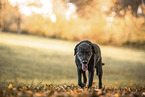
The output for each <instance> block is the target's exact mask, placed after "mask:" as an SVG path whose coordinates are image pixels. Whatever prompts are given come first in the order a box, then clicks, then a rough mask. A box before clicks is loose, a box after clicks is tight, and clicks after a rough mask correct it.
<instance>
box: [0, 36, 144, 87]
mask: <svg viewBox="0 0 145 97" xmlns="http://www.w3.org/2000/svg"><path fill="white" fill-rule="evenodd" d="M77 43H78V42H74V41H66V40H59V39H51V38H44V37H38V36H31V35H17V34H10V33H0V86H3V85H6V86H9V87H11V85H14V84H10V83H15V84H20V83H23V84H25V85H32V84H33V85H38V84H41V85H45V84H47V85H48V84H52V85H75V86H76V85H77V71H76V66H75V63H74V56H73V49H74V47H75V45H76V44H77ZM100 47H101V51H102V57H103V62H104V63H105V65H104V66H103V70H104V75H103V87H126V86H143V87H144V86H145V51H144V50H139V49H134V48H122V47H111V46H102V45H101V46H100ZM94 77H95V79H94V84H93V87H97V86H98V83H97V82H98V79H97V76H94ZM43 87H44V86H43Z"/></svg>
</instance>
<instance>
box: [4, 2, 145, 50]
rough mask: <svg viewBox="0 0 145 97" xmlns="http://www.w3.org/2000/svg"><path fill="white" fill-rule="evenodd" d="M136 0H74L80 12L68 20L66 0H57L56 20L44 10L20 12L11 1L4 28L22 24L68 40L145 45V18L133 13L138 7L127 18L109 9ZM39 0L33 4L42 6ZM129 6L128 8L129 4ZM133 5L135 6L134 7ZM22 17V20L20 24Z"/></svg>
mask: <svg viewBox="0 0 145 97" xmlns="http://www.w3.org/2000/svg"><path fill="white" fill-rule="evenodd" d="M136 1H138V0H133V2H131V1H130V0H127V1H126V0H125V1H124V0H123V1H120V0H117V1H116V2H120V3H119V4H118V3H114V2H115V1H114V2H111V1H108V0H107V1H106V0H97V1H95V0H81V1H80V0H79V1H78V0H70V2H72V3H73V4H75V5H76V12H75V13H73V14H71V15H70V19H69V20H67V19H66V16H65V15H66V11H67V10H68V7H67V6H65V2H64V1H57V0H54V1H53V7H54V8H53V14H55V15H56V22H52V21H51V19H50V17H49V16H48V17H47V16H44V15H43V14H36V13H33V14H32V15H30V16H25V15H19V12H18V9H17V8H16V7H12V6H11V5H10V6H11V7H10V8H5V9H4V13H3V16H4V18H3V22H4V23H3V25H4V31H8V30H9V31H16V30H17V29H18V28H19V29H20V28H21V29H20V30H21V31H22V33H25V34H33V35H39V36H45V37H53V38H60V39H67V40H85V39H89V40H91V41H94V42H96V43H99V44H104V45H116V46H130V47H136V48H145V45H144V44H145V33H144V32H145V29H144V20H145V19H144V18H143V17H138V18H136V17H134V16H132V12H133V13H134V11H131V10H126V14H125V16H124V18H119V17H115V15H117V12H115V11H114V10H113V12H112V11H111V12H109V11H110V8H111V7H112V6H114V7H115V8H117V7H116V6H119V8H121V9H122V7H123V6H124V5H123V4H126V3H125V2H131V5H132V3H133V4H134V2H136ZM37 3H38V2H36V5H35V2H34V4H30V5H31V6H34V5H35V6H36V7H41V6H42V5H41V6H37ZM116 4H118V5H116ZM127 4H128V3H127ZM129 4H130V3H129ZM139 4H140V3H139ZM8 5H9V4H8ZM28 5H29V4H28ZM131 5H130V6H131ZM120 6H121V7H120ZM126 6H127V8H128V5H126ZM6 7H8V6H6ZM137 8H138V7H137ZM113 9H114V8H113ZM124 9H126V7H125V8H124ZM131 9H133V8H132V7H131ZM118 10H120V9H118ZM135 10H136V9H135ZM120 11H121V10H120ZM108 12H109V13H108ZM106 13H108V14H106ZM119 13H120V12H119ZM18 20H20V21H19V24H18ZM20 23H21V24H20ZM20 25H21V27H20Z"/></svg>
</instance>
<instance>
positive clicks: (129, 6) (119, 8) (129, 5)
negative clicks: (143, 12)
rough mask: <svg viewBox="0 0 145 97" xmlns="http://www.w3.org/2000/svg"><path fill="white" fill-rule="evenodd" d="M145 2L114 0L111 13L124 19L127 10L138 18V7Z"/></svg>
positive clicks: (141, 0) (139, 0)
mask: <svg viewBox="0 0 145 97" xmlns="http://www.w3.org/2000/svg"><path fill="white" fill-rule="evenodd" d="M143 1H144V0H114V4H113V6H112V7H111V11H113V12H116V15H117V16H119V17H124V16H125V15H126V11H127V10H131V12H132V15H133V16H135V17H137V10H138V7H139V6H140V5H141V4H142V3H143Z"/></svg>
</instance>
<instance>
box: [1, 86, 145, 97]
mask: <svg viewBox="0 0 145 97" xmlns="http://www.w3.org/2000/svg"><path fill="white" fill-rule="evenodd" d="M0 96H1V97H7V96H10V97H16V96H18V97H24V96H31V97H32V96H33V97H37V96H39V97H40V96H43V97H58V96H59V97H60V96H61V97H68V96H69V97H70V96H71V97H73V96H75V97H76V96H77V97H99V96H101V97H110V96H115V97H120V96H130V97H131V96H135V97H144V96H145V87H144V86H140V87H139V86H136V87H130V86H128V87H104V88H102V89H97V88H96V87H92V88H90V89H87V88H86V87H85V88H83V89H82V88H80V87H78V86H75V85H53V84H41V85H36V86H35V85H33V84H30V85H25V84H18V83H16V84H15V83H7V85H2V86H0Z"/></svg>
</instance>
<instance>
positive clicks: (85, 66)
mask: <svg viewBox="0 0 145 97" xmlns="http://www.w3.org/2000/svg"><path fill="white" fill-rule="evenodd" d="M82 63H83V64H82V70H83V71H86V70H87V69H88V64H87V63H88V61H87V60H83V61H82Z"/></svg>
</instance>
